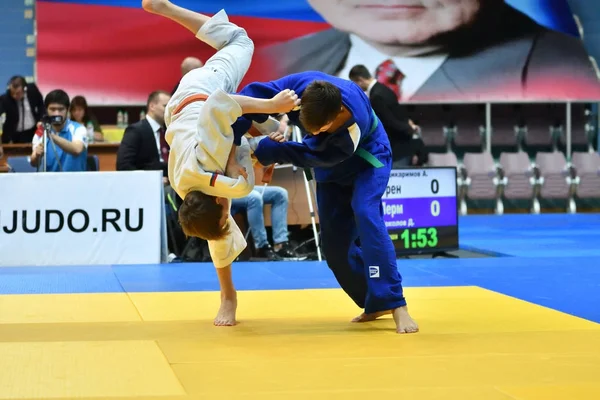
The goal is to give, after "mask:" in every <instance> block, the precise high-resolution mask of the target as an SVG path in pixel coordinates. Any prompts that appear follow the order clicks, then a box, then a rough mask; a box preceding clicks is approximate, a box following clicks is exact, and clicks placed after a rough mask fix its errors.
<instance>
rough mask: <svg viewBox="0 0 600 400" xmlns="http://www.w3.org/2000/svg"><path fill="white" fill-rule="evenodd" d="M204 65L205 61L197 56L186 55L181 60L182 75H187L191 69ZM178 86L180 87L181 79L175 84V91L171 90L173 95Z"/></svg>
mask: <svg viewBox="0 0 600 400" xmlns="http://www.w3.org/2000/svg"><path fill="white" fill-rule="evenodd" d="M203 65H204V63H203V62H202V61H200V60H199V59H198V58H196V57H186V58H185V59H184V60H183V61H182V62H181V76H182V77H183V76H185V74H187V73H188V72H190V71H191V70H194V69H196V68H200V67H202V66H203ZM178 87H179V81H177V85H175V87H174V88H173V91H172V92H171V96H173V95H174V94H175V92H176V91H177V88H178Z"/></svg>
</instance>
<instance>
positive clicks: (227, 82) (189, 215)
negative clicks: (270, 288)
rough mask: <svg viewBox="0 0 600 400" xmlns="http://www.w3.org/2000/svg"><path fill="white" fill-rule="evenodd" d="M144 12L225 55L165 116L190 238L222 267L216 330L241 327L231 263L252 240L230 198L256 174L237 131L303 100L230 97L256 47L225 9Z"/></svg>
mask: <svg viewBox="0 0 600 400" xmlns="http://www.w3.org/2000/svg"><path fill="white" fill-rule="evenodd" d="M142 7H143V8H144V9H145V10H146V11H148V12H151V13H153V14H158V15H161V16H164V17H166V18H169V19H171V20H173V21H175V22H177V23H179V24H180V25H182V26H184V27H185V28H186V29H188V30H189V31H191V32H192V33H194V34H195V35H196V37H197V38H198V39H200V40H201V41H203V42H205V43H207V44H208V45H210V46H212V47H213V48H215V49H216V50H218V51H217V53H216V54H215V55H213V56H212V57H211V58H210V59H209V60H208V61H207V62H206V63H205V64H204V66H203V67H201V68H197V69H194V70H192V71H190V72H188V73H187V74H186V75H185V76H184V77H183V78H182V79H181V82H180V84H179V87H178V89H177V91H176V92H175V93H174V94H173V96H172V97H171V99H170V101H169V103H168V104H167V107H166V110H165V123H166V125H167V131H166V135H165V136H166V141H167V143H168V144H169V146H170V148H171V153H170V156H169V181H170V182H171V185H172V186H173V189H174V190H175V191H176V192H177V194H178V195H179V196H180V197H181V198H182V199H183V204H182V205H181V207H180V210H179V220H180V223H181V226H182V228H183V231H184V232H185V233H186V235H188V236H196V237H200V238H203V239H206V240H208V244H209V249H210V254H211V257H212V259H213V263H214V264H215V267H216V269H217V276H218V278H219V283H220V286H221V307H220V309H219V312H218V314H217V317H216V318H215V324H216V325H234V324H235V312H236V308H237V298H236V291H235V288H234V286H233V282H232V279H231V263H232V262H233V260H235V259H236V258H237V256H238V255H239V254H240V253H241V252H242V251H243V250H244V248H245V247H246V241H245V239H244V236H243V235H242V233H241V232H240V229H239V228H238V226H237V224H236V223H235V221H234V220H233V218H232V217H231V216H230V215H229V208H230V202H229V199H231V198H240V197H245V196H247V195H248V194H249V193H250V192H251V191H252V189H253V188H254V172H253V168H252V164H253V163H252V160H251V158H250V148H249V146H248V142H247V140H246V139H245V138H238V140H237V141H238V142H239V143H240V146H236V145H234V133H233V129H232V127H231V125H232V124H233V123H235V121H236V120H237V119H238V118H239V117H240V116H242V114H249V113H250V114H254V113H264V114H276V113H284V112H288V111H290V110H291V109H293V108H294V107H296V106H297V105H298V104H299V100H298V96H296V95H295V94H294V92H293V91H289V90H287V91H283V92H281V93H279V94H278V95H276V96H275V97H273V98H272V99H268V100H261V99H254V98H250V97H245V96H239V95H231V94H229V93H235V91H236V90H237V87H238V85H239V84H240V82H241V81H242V79H243V77H244V75H245V74H246V71H247V70H248V68H249V66H250V62H251V60H252V55H253V52H254V43H253V42H252V40H251V39H250V38H249V37H248V35H247V34H246V31H245V30H244V29H242V28H240V27H238V26H237V25H235V24H233V23H231V22H229V19H228V17H227V14H226V13H225V11H224V10H221V11H219V12H218V13H217V14H215V15H214V16H213V17H212V18H211V17H208V16H206V15H203V14H199V13H196V12H193V11H190V10H187V9H184V8H181V7H179V6H176V5H174V4H172V3H171V2H169V1H168V0H142ZM240 140H241V141H240Z"/></svg>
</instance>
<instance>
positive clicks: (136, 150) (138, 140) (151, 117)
mask: <svg viewBox="0 0 600 400" xmlns="http://www.w3.org/2000/svg"><path fill="white" fill-rule="evenodd" d="M170 98H171V97H170V96H169V94H168V93H166V92H164V91H160V90H158V91H155V92H152V93H151V94H150V96H148V102H147V103H146V107H147V113H146V118H144V119H142V120H141V121H138V122H136V123H134V124H131V125H129V126H128V127H127V128H126V129H125V134H124V135H123V139H122V140H121V144H120V146H119V149H118V151H117V171H132V170H150V171H151V170H161V171H163V177H164V180H165V183H167V176H168V171H167V165H168V164H167V163H168V160H169V146H168V145H167V142H166V141H165V129H164V124H165V117H164V115H165V107H166V106H167V103H168V102H169V99H170Z"/></svg>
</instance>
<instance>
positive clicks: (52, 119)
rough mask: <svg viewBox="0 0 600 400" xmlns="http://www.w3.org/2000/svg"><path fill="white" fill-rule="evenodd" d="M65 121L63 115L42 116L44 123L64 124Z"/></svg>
mask: <svg viewBox="0 0 600 400" xmlns="http://www.w3.org/2000/svg"><path fill="white" fill-rule="evenodd" d="M64 122H65V119H64V117H63V116H62V115H44V116H43V117H42V123H43V124H44V125H47V124H50V125H62V124H63V123H64Z"/></svg>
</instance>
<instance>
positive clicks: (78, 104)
mask: <svg viewBox="0 0 600 400" xmlns="http://www.w3.org/2000/svg"><path fill="white" fill-rule="evenodd" d="M70 114H71V119H72V120H73V121H75V122H79V123H80V124H81V125H83V126H85V127H86V130H87V129H90V128H89V127H88V125H90V126H91V129H93V130H94V142H102V141H104V133H102V127H100V124H99V123H98V120H97V119H96V117H94V115H93V114H92V113H91V112H90V110H89V108H88V104H87V100H86V99H85V97H83V96H75V97H73V100H71V109H70Z"/></svg>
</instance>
